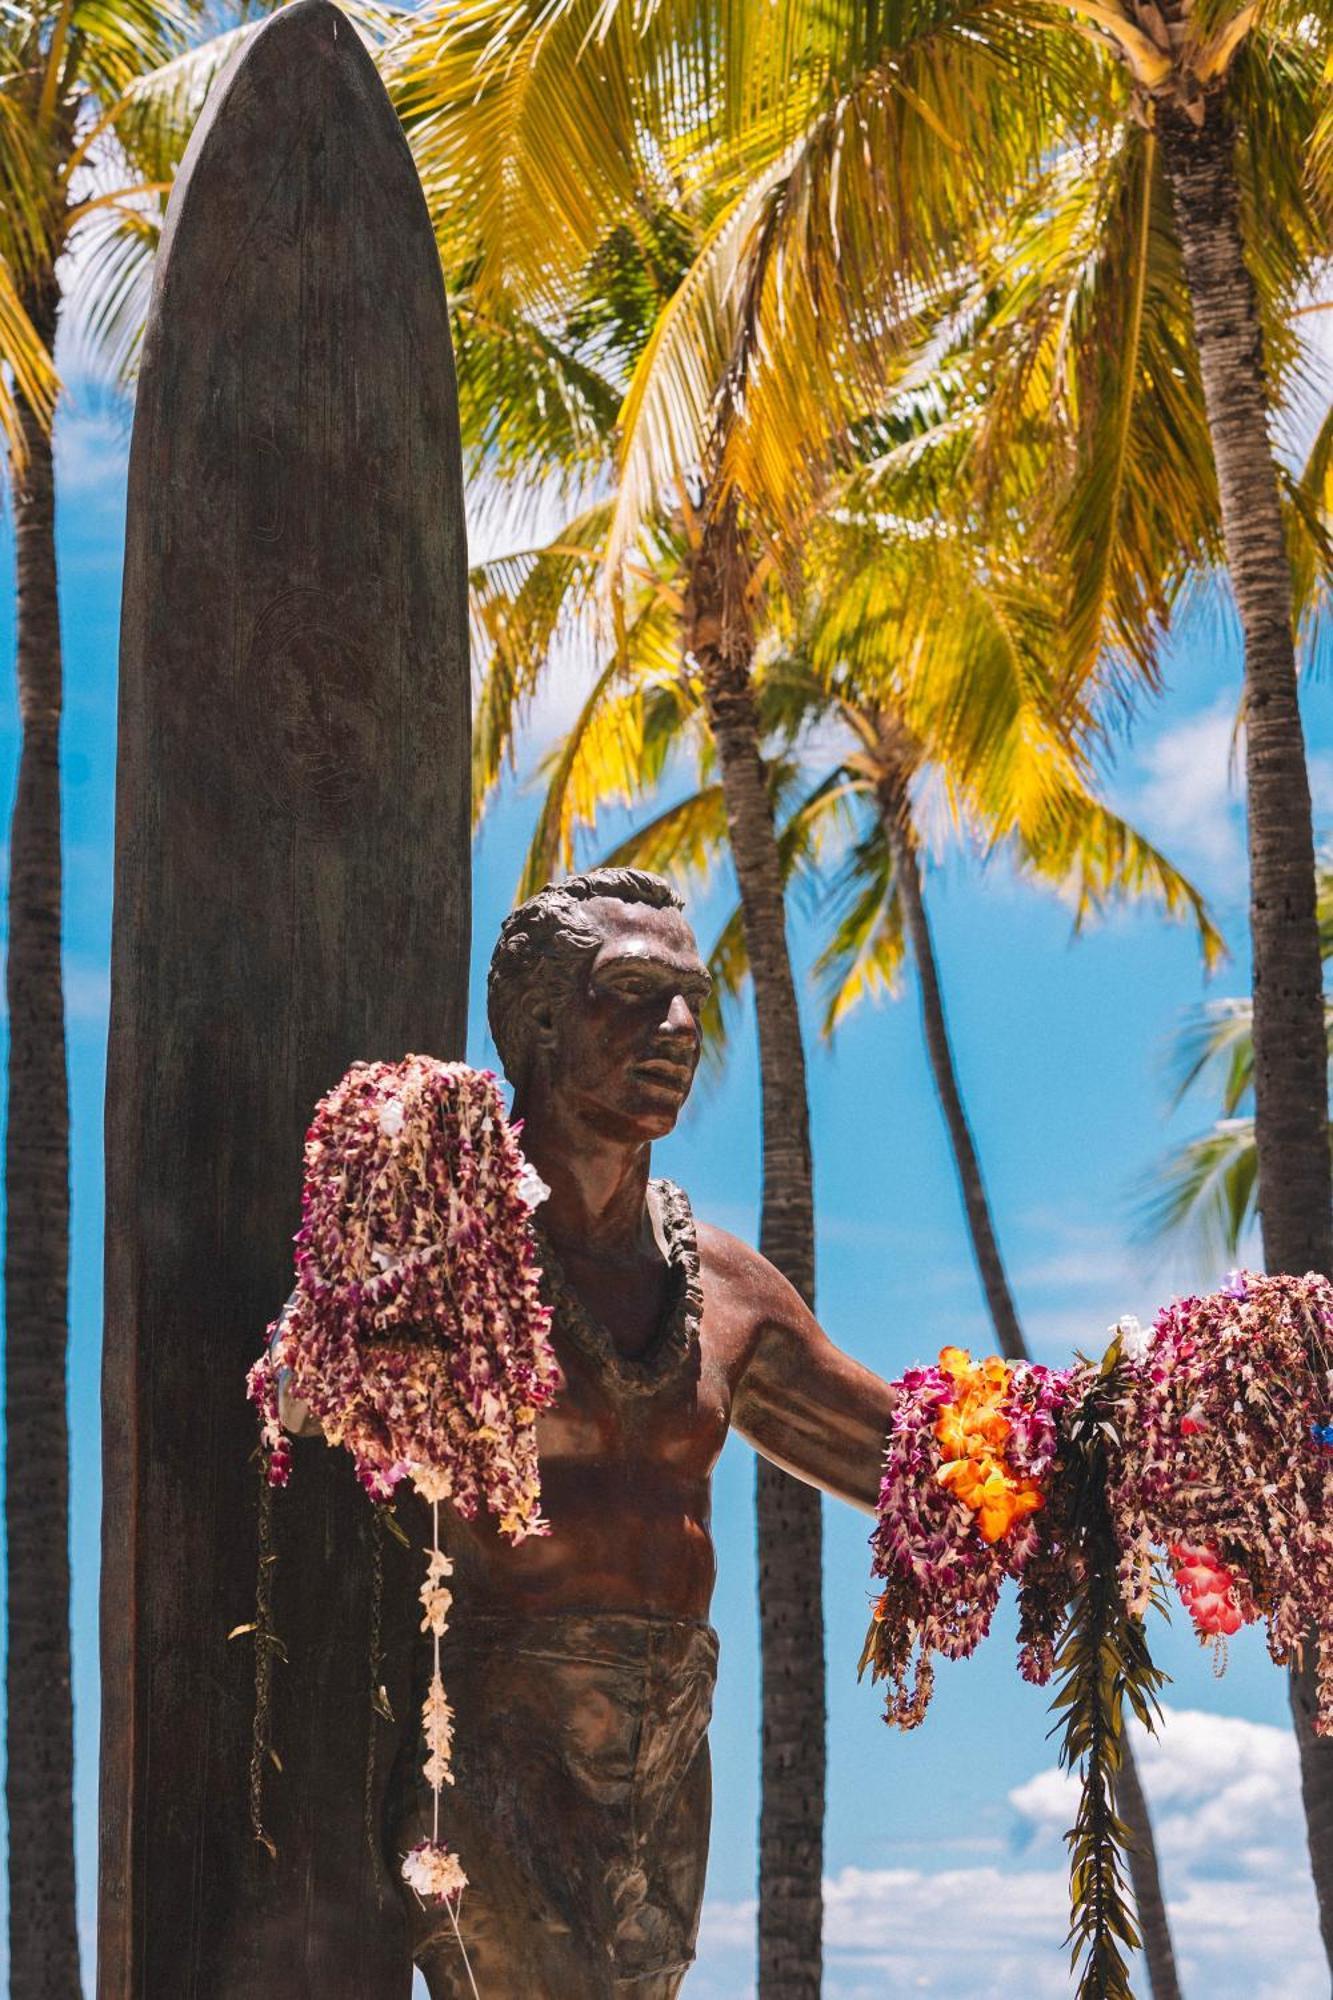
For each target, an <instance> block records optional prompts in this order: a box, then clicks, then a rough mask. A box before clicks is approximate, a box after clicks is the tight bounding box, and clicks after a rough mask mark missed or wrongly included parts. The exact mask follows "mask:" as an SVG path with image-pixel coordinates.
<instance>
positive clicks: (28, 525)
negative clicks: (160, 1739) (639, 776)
mask: <svg viewBox="0 0 1333 2000" xmlns="http://www.w3.org/2000/svg"><path fill="white" fill-rule="evenodd" d="M201 13H202V9H194V8H191V7H186V6H178V5H166V6H163V5H161V4H157V0H154V4H149V0H121V4H118V5H117V7H116V8H114V9H107V8H105V7H102V6H100V5H95V4H91V0H89V3H88V4H85V0H20V4H18V5H16V6H13V7H10V8H8V9H7V10H6V11H5V12H4V15H3V17H0V362H2V363H3V364H5V365H6V367H7V368H8V369H9V370H11V371H12V375H11V376H10V378H9V379H8V380H6V376H5V370H4V368H0V385H2V386H0V428H3V429H4V431H5V434H6V437H7V441H8V443H9V448H10V487H11V494H12V498H13V507H14V539H15V555H16V569H17V582H18V619H17V639H18V646H17V652H18V686H19V708H20V716H21V725H22V728H21V749H20V759H19V776H18V789H17V794H16V797H15V803H14V814H13V820H12V823H11V829H10V863H9V950H8V966H7V992H8V1003H9V1035H10V1052H9V1108H8V1129H7V1139H6V1156H5V1174H6V1194H7V1203H8V1209H7V1217H6V1237H5V1289H6V1327H5V1342H6V1346H5V1352H6V1387H5V1415H6V1434H7V1438H8V1453H7V1460H6V1489H5V1518H6V1525H7V1531H8V1548H9V1571H8V1575H9V1597H8V1665H7V1692H8V1713H7V1745H8V1766H7V1780H6V1787H7V1789H6V1796H7V1804H8V1812H9V1886H10V1895H9V1907H10V1992H11V1994H12V1995H13V1996H14V2000H73V1996H76V1995H77V1994H78V1992H79V1986H80V1981H79V1948H78V1934H77V1929H76V1924H75V1899H74V1847H73V1706H72V1697H71V1687H70V1641H69V1470H68V1464H69V1461H68V1437H67V1427H66V1382H65V1363H66V1346H67V1338H68V1326H67V1275H68V1262H69V1115H68V1098H67V1083H66V1054H65V1027H64V1003H63V994H62V986H61V963H60V949H61V852H60V779H59V739H60V715H61V703H62V667H61V643H60V609H59V601H58V594H57V574H56V545H55V475H54V462H53V455H52V445H51V417H52V412H53V404H54V376H53V374H52V363H51V357H52V355H53V353H54V349H55V342H56V335H57V330H58V327H59V325H60V322H61V318H62V313H63V310H64V307H65V303H66V301H65V297H64V283H65V272H66V269H67V266H66V265H65V264H64V263H63V262H62V259H64V258H65V256H66V253H69V252H74V251H78V252H80V253H81V255H82V258H83V260H84V276H83V279H82V281H81V291H80V304H81V306H82V308H83V309H84V310H83V311H82V313H81V315H80V316H81V318H82V320H83V329H84V332H85V335H86V336H87V337H88V338H89V339H90V340H91V343H92V344H93V345H94V346H95V347H100V350H101V353H102V356H103V358H104V359H105V360H106V361H107V363H108V364H109V365H110V366H112V367H113V368H116V369H120V368H121V367H123V366H124V365H125V364H127V363H128V362H129V360H130V358H131V356H132V351H133V348H134V344H135V339H136V329H137V325H138V323H139V322H140V320H141V313H142V303H143V296H144V285H143V279H144V277H145V275H146V271H147V266H148V263H149V260H150V258H151V253H152V249H153V247H154V245H155V242H156V238H157V234H158V229H159V226H160V220H161V214H162V208H163V202H164V196H165V193H166V190H167V187H168V185H169V182H170V178H171V175H172V172H173V171H174V168H175V166H176V164H177V163H178V161H179V159H180V155H181V153H182V151H183V149H184V145H185V141H186V138H187V136H188V133H189V129H190V126H191V124H192V122H193V119H194V116H195V114H196V113H197V110H198V107H199V104H200V103H201V102H202V98H203V94H204V91H205V90H206V89H207V86H208V83H209V81H210V79H211V77H212V76H213V74H214V73H215V72H216V70H217V69H218V68H219V67H220V65H221V63H222V61H223V60H224V58H225V56H226V54H227V53H228V51H229V49H230V48H231V46H232V45H233V43H234V41H235V39H236V32H242V33H243V32H245V31H244V30H240V31H234V32H233V33H231V34H227V35H223V36H218V37H214V38H212V39H211V40H208V41H206V42H203V43H201V44H198V45H196V46H194V47H191V41H192V38H195V37H196V26H197V22H198V19H199V17H200V14H201Z"/></svg>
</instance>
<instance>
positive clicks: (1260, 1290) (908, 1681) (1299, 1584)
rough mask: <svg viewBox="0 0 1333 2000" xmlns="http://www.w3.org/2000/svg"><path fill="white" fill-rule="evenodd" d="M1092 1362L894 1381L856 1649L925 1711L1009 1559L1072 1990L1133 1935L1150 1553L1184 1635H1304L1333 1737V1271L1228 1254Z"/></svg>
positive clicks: (893, 1707)
mask: <svg viewBox="0 0 1333 2000" xmlns="http://www.w3.org/2000/svg"><path fill="white" fill-rule="evenodd" d="M1113 1333H1114V1336H1115V1337H1114V1339H1113V1341H1112V1344H1111V1347H1110V1348H1109V1350H1108V1352H1107V1354H1106V1356H1105V1358H1104V1360H1103V1361H1102V1362H1101V1363H1100V1364H1093V1363H1090V1362H1087V1361H1080V1362H1078V1363H1077V1364H1076V1365H1075V1366H1073V1367H1071V1368H1067V1369H1061V1370H1051V1369H1045V1368H1039V1367H1036V1366H1033V1365H1030V1364H1026V1363H1020V1364H1017V1365H1014V1366H1011V1365H1009V1364H1007V1363H1005V1362H1003V1361H995V1360H991V1361H985V1362H982V1363H979V1364H975V1365H974V1364H973V1362H972V1361H971V1358H970V1356H968V1355H967V1354H966V1353H964V1352H963V1351H961V1350H959V1349H957V1348H946V1349H945V1350H944V1352H943V1353H942V1354H941V1356H940V1360H939V1364H938V1366H936V1367H934V1368H916V1369H912V1370H910V1371H909V1372H908V1373H907V1374H906V1375H905V1376H904V1377H903V1378H902V1380H901V1382H899V1383H898V1384H897V1385H896V1387H897V1392H898V1393H897V1402H896V1405H895V1409H894V1414H893V1420H892V1429H891V1432H890V1436H889V1440H888V1445H887V1448H886V1452H885V1460H884V1473H883V1479H882V1483H881V1488H880V1496H879V1505H878V1520H877V1525H876V1528H875V1531H874V1534H873V1536H872V1542H871V1546H872V1550H873V1563H872V1567H873V1570H874V1573H875V1575H876V1576H877V1577H879V1578H881V1579H882V1581H883V1586H884V1587H883V1590H882V1592H881V1595H880V1597H879V1600H878V1602H877V1603H876V1605H875V1610H874V1617H873V1620H872V1623H871V1626H870V1631H869V1633H868V1635H867V1639H866V1645H865V1650H864V1653H863V1655H862V1659H861V1667H862V1670H863V1671H864V1669H865V1668H866V1667H869V1668H870V1669H871V1673H872V1677H873V1678H874V1679H876V1680H881V1679H882V1680H884V1681H885V1682H886V1683H887V1701H886V1713H887V1717H888V1720H889V1721H891V1722H894V1723H896V1724H897V1725H898V1726H899V1727H901V1728H913V1727H915V1725H916V1724H917V1723H919V1722H920V1721H921V1719H922V1717H923V1715H924V1714H925V1710H926V1707H927V1705H928V1703H929V1700H930V1694H931V1688H932V1683H933V1657H934V1655H936V1654H941V1655H943V1656H944V1657H945V1658H948V1659H961V1658H965V1657H967V1656H968V1655H970V1654H971V1653H972V1652H973V1651H974V1650H975V1649H976V1647H977V1646H978V1645H979V1644H980V1642H981V1640H982V1639H983V1638H984V1637H985V1635H986V1633H987V1632H988V1631H989V1629H990V1624H991V1619H992V1616H993V1614H994V1611H995V1606H996V1603H997V1601H998V1599H999V1594H1000V1588H1001V1585H1002V1583H1003V1581H1004V1579H1005V1578H1006V1577H1012V1578H1014V1579H1015V1581H1016V1582H1017V1585H1018V1593H1019V1613H1020V1624H1019V1637H1020V1648H1021V1650H1020V1658H1019V1665H1020V1669H1021V1671H1022V1672H1023V1673H1024V1674H1025V1675H1026V1676H1027V1678H1028V1679H1030V1680H1033V1681H1036V1682H1038V1683H1040V1684H1044V1683H1045V1682H1047V1681H1048V1680H1049V1679H1051V1677H1052V1675H1058V1679H1059V1691H1058V1694H1057V1697H1056V1704H1055V1705H1056V1708H1057V1712H1058V1713H1059V1714H1060V1715H1061V1718H1062V1736H1063V1745H1062V1758H1063V1760H1064V1761H1065V1762H1066V1763H1067V1764H1068V1765H1070V1766H1071V1767H1077V1768H1078V1769H1079V1770H1080V1772H1081V1774H1082V1784H1083V1789H1082V1803H1081V1806H1080V1810H1079V1817H1078V1820H1077V1823H1076V1825H1075V1826H1074V1828H1073V1830H1072V1832H1071V1834H1070V1845H1071V1888H1072V1896H1073V1924H1072V1928H1071V1932H1070V1936H1071V1939H1072V1940H1073V1941H1074V1943H1075V1947H1076V1951H1077V1952H1078V1953H1080V1954H1081V1955H1082V1958H1083V1971H1082V1975H1081V1979H1080V1986H1079V1991H1080V1994H1083V1995H1088V1996H1092V1995H1096V1996H1098V2000H1116V1996H1119V1995H1122V1994H1123V1995H1127V1994H1128V1991H1129V1989H1128V1984H1127V1974H1126V1971H1125V1964H1124V1957H1123V1951H1122V1947H1123V1946H1125V1945H1130V1946H1132V1945H1133V1944H1134V1943H1135V1942H1136V1938H1135V1934H1134V1927H1133V1922H1132V1919H1131V1917H1130V1914H1129V1911H1128V1908H1127V1906H1126V1902H1125V1897H1124V1883H1123V1871H1122V1866H1121V1861H1120V1856H1119V1853H1118V1847H1117V1843H1118V1839H1119V1826H1118V1822H1117V1820H1116V1816H1115V1812H1114V1806H1113V1799H1112V1785H1113V1781H1114V1777H1115V1773H1116V1771H1117V1770H1118V1768H1119V1761H1120V1729H1121V1718H1122V1713H1123V1710H1124V1707H1125V1706H1126V1704H1128V1706H1129V1707H1130V1708H1132V1709H1133V1710H1134V1711H1135V1713H1137V1714H1138V1715H1139V1717H1140V1718H1141V1720H1142V1721H1143V1722H1144V1723H1145V1724H1146V1725H1147V1726H1149V1727H1151V1725H1152V1721H1153V1717H1154V1715H1155V1713H1156V1693H1157V1689H1158V1687H1159V1686H1160V1685H1161V1681H1162V1676H1161V1675H1160V1673H1159V1672H1158V1670H1157V1669H1156V1668H1155V1667H1154V1666H1153V1663H1152V1660H1151V1657H1150V1655H1149V1652H1148V1647H1147V1640H1146V1636H1145V1632H1144V1625H1143V1619H1144V1614H1145V1613H1146V1611H1147V1610H1148V1609H1149V1607H1150V1606H1151V1605H1152V1604H1154V1603H1160V1601H1161V1585H1162V1578H1163V1574H1164V1568H1165V1566H1166V1565H1168V1564H1169V1567H1170V1571H1171V1573H1172V1574H1173V1576H1174V1578H1175V1580H1176V1583H1177V1586H1178V1588H1179V1590H1180V1594H1181V1597H1182V1599H1183V1601H1184V1603H1185V1605H1186V1607H1187V1608H1188V1610H1189V1612H1190V1615H1191V1618H1192V1619H1193V1622H1194V1624H1195V1627H1196V1629H1197V1630H1198V1632H1199V1634H1200V1636H1201V1638H1203V1639H1205V1640H1212V1641H1213V1642H1214V1643H1215V1644H1219V1645H1221V1644H1224V1643H1225V1639H1226V1637H1227V1636H1229V1635H1230V1634H1231V1633H1234V1632H1236V1631H1238V1630H1239V1629H1240V1627H1241V1625H1242V1624H1244V1623H1246V1622H1248V1621H1250V1620H1252V1619H1255V1618H1263V1619H1264V1620H1265V1622H1266V1624H1267V1628H1268V1645H1269V1651H1270V1653H1271V1655H1272V1657H1273V1659H1274V1660H1275V1661H1277V1662H1278V1663H1279V1664H1282V1665H1285V1664H1287V1663H1289V1662H1291V1661H1293V1660H1298V1659H1299V1658H1300V1657H1301V1653H1302V1649H1303V1647H1304V1646H1305V1645H1306V1644H1307V1643H1308V1641H1309V1639H1310V1637H1311V1635H1313V1636H1314V1637H1315V1638H1316V1639H1317V1641H1318V1650H1319V1662H1320V1667H1319V1686H1318V1691H1317V1692H1318V1700H1317V1713H1316V1718H1315V1728H1316V1730H1317V1731H1318V1732H1319V1733H1321V1734H1333V1449H1331V1447H1333V1369H1331V1368H1330V1352H1331V1351H1333V1285H1331V1284H1330V1283H1329V1282H1328V1280H1327V1279H1325V1278H1322V1277H1319V1276H1317V1275H1313V1274H1312V1275H1310V1276H1308V1277H1304V1278H1288V1277H1273V1278H1267V1277H1256V1276H1253V1275H1251V1274H1250V1273H1248V1272H1237V1273H1234V1274H1233V1276H1232V1277H1231V1279H1230V1280H1229V1281H1228V1283H1227V1284H1226V1285H1225V1286H1224V1287H1223V1288H1222V1289H1221V1290H1219V1291H1217V1292H1214V1293H1211V1294H1209V1295H1208V1296H1206V1297H1202V1298H1188V1299H1181V1300H1177V1301H1176V1302H1175V1303H1174V1304H1172V1305H1170V1306H1168V1307H1167V1308H1166V1309H1165V1310H1164V1311H1163V1312H1162V1313H1161V1314H1160V1315H1159V1317H1158V1319H1157V1322H1156V1324H1155V1326H1154V1327H1153V1329H1152V1330H1151V1332H1147V1333H1145V1332H1144V1330H1143V1329H1142V1328H1141V1327H1140V1326H1139V1325H1138V1322H1137V1321H1134V1320H1125V1321H1121V1322H1120V1323H1119V1325H1118V1326H1117V1327H1116V1328H1114V1329H1113Z"/></svg>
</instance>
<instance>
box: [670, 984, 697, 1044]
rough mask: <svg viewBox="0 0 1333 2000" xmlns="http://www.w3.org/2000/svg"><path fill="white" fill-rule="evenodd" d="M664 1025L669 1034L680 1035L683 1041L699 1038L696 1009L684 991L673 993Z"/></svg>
mask: <svg viewBox="0 0 1333 2000" xmlns="http://www.w3.org/2000/svg"><path fill="white" fill-rule="evenodd" d="M662 1027H663V1029H664V1030H665V1032H666V1033H667V1034H669V1035H676V1036H679V1037H680V1038H681V1040H683V1041H691V1042H692V1041H695V1040H697V1038H698V1034H699V1023H698V1022H697V1021H696V1020H695V1018H694V1009H693V1008H692V1007H691V1006H690V1003H689V1001H688V1000H687V999H686V998H685V995H684V994H683V993H677V994H675V995H673V997H672V1001H671V1005H670V1006H669V1007H668V1008H667V1011H666V1019H665V1020H664V1021H663V1023H662Z"/></svg>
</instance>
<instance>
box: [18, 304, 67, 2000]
mask: <svg viewBox="0 0 1333 2000" xmlns="http://www.w3.org/2000/svg"><path fill="white" fill-rule="evenodd" d="M27 304H28V310H29V315H30V317H31V318H32V321H33V324H34V326H35V327H36V329H37V331H38V333H39V334H40V335H41V337H42V339H43V340H44V341H45V342H46V343H47V345H48V347H49V346H51V345H52V344H53V343H54V338H55V326H56V316H57V308H58V300H57V296H56V293H55V288H54V285H53V284H52V285H51V286H50V287H49V288H48V290H47V292H46V293H45V294H44V295H41V296H38V297H36V298H34V299H30V300H29V301H28V302H27ZM21 407H22V414H23V429H24V439H25V443H26V447H27V462H26V464H25V465H23V466H22V467H19V466H17V465H16V466H15V467H14V469H13V495H14V541H15V552H16V557H17V569H18V688H19V709H20V715H21V722H22V747H21V751H20V756H19V775H18V792H17V796H16V798H15V802H14V817H13V822H12V825H11V829H10V850H9V955H8V965H7V974H6V984H7V990H8V1000H9V1110H8V1126H7V1133H6V1153H5V1191H6V1199H7V1204H8V1207H7V1215H6V1229H5V1424H6V1436H7V1440H8V1445H7V1458H6V1466H5V1524H6V1530H7V1536H8V1549H9V1608H8V1622H9V1630H8V1647H9V1651H8V1665H7V1695H8V1710H7V1738H6V1742H7V1751H8V1772H7V1778H6V1803H7V1806H8V1811H9V1911H10V1915H9V1954H10V1972H9V1979H10V1985H9V1991H10V1995H11V2000H77V1996H78V1994H79V1946H78V1931H77V1927H76V1922H75V1908H74V1740H73V1739H74V1721H73V1703H72V1696H71V1689H70V1637H69V1440H68V1429H67V1420H66V1414H65V1359H66V1355H65V1350H66V1342H67V1338H68V1333H67V1289H68V1266H69V1099H68V1086H67V1081H66V1069H65V1013H64V996H63V992H62V986H61V975H60V924H61V871H60V762H59V760H60V708H61V662H60V613H59V607H58V604H57V600H56V548H55V487H54V468H53V463H52V453H51V440H50V437H49V435H48V434H47V432H46V431H45V429H44V427H43V425H42V423H41V422H40V421H39V419H38V417H37V415H36V413H34V412H33V411H31V410H30V409H28V408H27V407H26V406H21Z"/></svg>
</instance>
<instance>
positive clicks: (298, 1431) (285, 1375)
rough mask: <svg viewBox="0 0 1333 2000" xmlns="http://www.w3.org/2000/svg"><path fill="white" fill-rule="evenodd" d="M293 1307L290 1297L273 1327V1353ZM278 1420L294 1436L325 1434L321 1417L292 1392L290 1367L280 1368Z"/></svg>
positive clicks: (271, 1345) (321, 1435) (270, 1343)
mask: <svg viewBox="0 0 1333 2000" xmlns="http://www.w3.org/2000/svg"><path fill="white" fill-rule="evenodd" d="M295 1296H296V1294H295V1293H293V1294H292V1298H295ZM291 1308H292V1300H291V1299H288V1301H287V1303H286V1305H285V1306H284V1307H283V1309H282V1312H281V1314H280V1316H279V1319H278V1323H277V1325H276V1326H275V1327H274V1329H273V1338H272V1340H270V1342H269V1344H268V1345H269V1353H270V1354H272V1352H273V1349H274V1347H275V1346H276V1345H277V1341H278V1336H279V1334H280V1333H281V1332H282V1329H283V1326H284V1324H285V1322H286V1319H287V1315H288V1313H289V1312H290V1311H291ZM278 1422H279V1423H280V1424H281V1425H282V1428H283V1429H284V1430H285V1431H287V1432H289V1433H290V1435H291V1436H292V1437H323V1435H324V1432H323V1430H322V1428H321V1427H320V1423H319V1419H318V1418H317V1417H312V1416H311V1414H310V1405H309V1404H308V1403H304V1402H302V1400H301V1398H300V1397H299V1396H294V1395H293V1394H292V1371H291V1369H290V1368H280V1369H279V1370H278Z"/></svg>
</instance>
